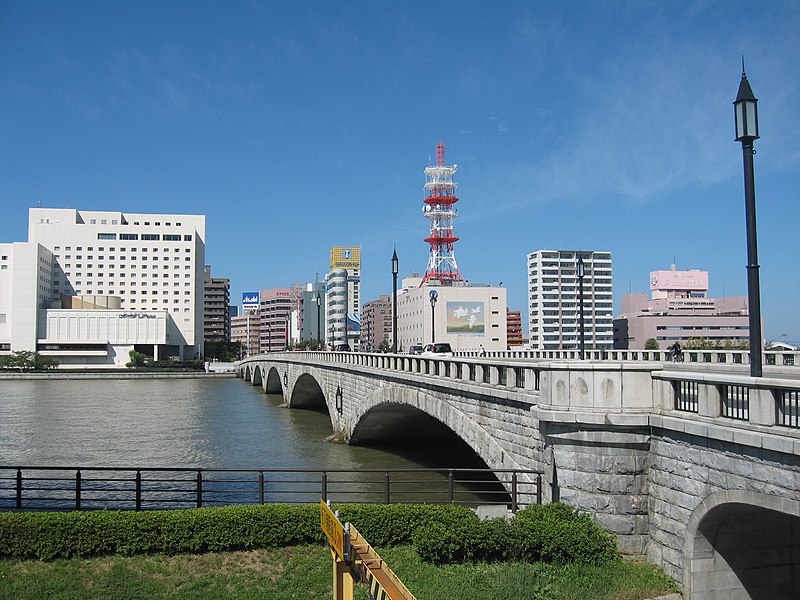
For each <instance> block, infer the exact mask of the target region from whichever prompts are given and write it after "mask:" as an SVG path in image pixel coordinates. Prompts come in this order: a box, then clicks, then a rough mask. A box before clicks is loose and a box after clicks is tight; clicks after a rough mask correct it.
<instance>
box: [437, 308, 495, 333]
mask: <svg viewBox="0 0 800 600" xmlns="http://www.w3.org/2000/svg"><path fill="white" fill-rule="evenodd" d="M485 331H486V326H485V323H484V309H483V302H448V303H447V333H460V334H468V335H483V334H484V333H485Z"/></svg>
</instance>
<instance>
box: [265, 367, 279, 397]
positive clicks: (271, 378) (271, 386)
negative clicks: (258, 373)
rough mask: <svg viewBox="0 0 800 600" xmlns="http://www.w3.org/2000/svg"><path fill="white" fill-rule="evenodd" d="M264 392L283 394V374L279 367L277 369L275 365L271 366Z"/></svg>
mask: <svg viewBox="0 0 800 600" xmlns="http://www.w3.org/2000/svg"><path fill="white" fill-rule="evenodd" d="M265 368H266V367H265ZM264 393H265V394H283V386H282V385H281V376H280V374H279V373H278V369H276V368H275V367H270V368H269V371H268V373H267V377H266V381H265V382H264Z"/></svg>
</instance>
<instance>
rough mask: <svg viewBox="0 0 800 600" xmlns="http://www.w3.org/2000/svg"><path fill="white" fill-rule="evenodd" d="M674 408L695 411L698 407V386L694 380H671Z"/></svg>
mask: <svg viewBox="0 0 800 600" xmlns="http://www.w3.org/2000/svg"><path fill="white" fill-rule="evenodd" d="M672 388H673V391H674V393H675V405H674V408H675V410H680V411H682V412H691V413H696V412H697V411H698V407H699V398H700V395H699V386H698V385H697V382H696V381H683V380H681V381H673V382H672Z"/></svg>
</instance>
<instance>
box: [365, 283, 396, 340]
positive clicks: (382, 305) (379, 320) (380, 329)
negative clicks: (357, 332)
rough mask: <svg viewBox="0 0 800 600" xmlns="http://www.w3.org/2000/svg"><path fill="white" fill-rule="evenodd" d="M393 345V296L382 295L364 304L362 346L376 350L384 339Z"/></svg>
mask: <svg viewBox="0 0 800 600" xmlns="http://www.w3.org/2000/svg"><path fill="white" fill-rule="evenodd" d="M384 340H385V341H386V342H388V344H389V346H390V347H391V345H392V298H391V296H388V295H382V296H381V297H380V298H378V299H377V300H371V301H370V302H366V303H365V304H364V312H363V314H362V315H361V346H362V348H368V349H369V350H370V351H372V352H374V351H375V350H377V349H378V346H380V345H381V342H383V341H384Z"/></svg>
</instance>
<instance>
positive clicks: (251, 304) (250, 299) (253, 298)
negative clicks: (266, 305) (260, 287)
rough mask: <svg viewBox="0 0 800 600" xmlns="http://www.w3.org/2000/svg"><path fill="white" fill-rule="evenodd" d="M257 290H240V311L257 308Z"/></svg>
mask: <svg viewBox="0 0 800 600" xmlns="http://www.w3.org/2000/svg"><path fill="white" fill-rule="evenodd" d="M258 299H259V296H258V292H242V311H244V312H247V311H248V310H258Z"/></svg>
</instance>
